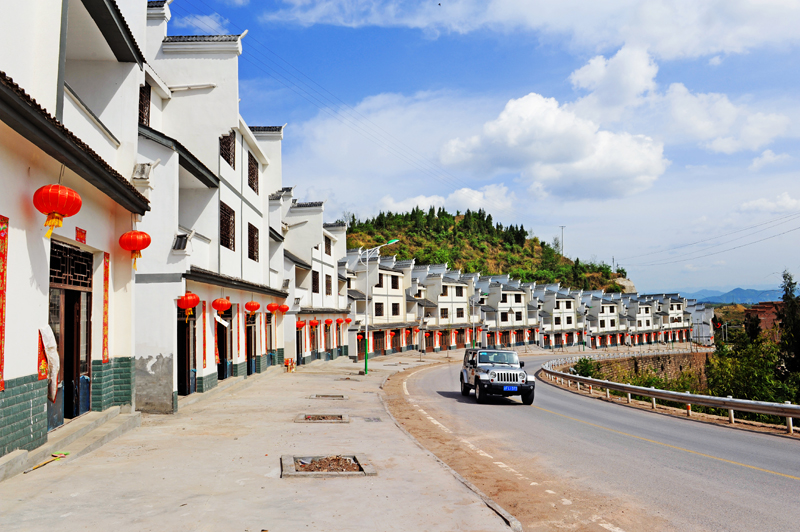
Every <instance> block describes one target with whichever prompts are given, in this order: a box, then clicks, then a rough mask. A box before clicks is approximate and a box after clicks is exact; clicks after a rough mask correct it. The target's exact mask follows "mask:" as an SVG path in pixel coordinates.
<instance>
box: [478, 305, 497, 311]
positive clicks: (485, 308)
mask: <svg viewBox="0 0 800 532" xmlns="http://www.w3.org/2000/svg"><path fill="white" fill-rule="evenodd" d="M481 310H482V311H484V312H497V309H496V308H494V307H490V306H489V305H481Z"/></svg>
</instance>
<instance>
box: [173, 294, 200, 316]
mask: <svg viewBox="0 0 800 532" xmlns="http://www.w3.org/2000/svg"><path fill="white" fill-rule="evenodd" d="M199 304H200V297H199V296H198V295H197V294H193V293H192V292H189V291H188V290H187V291H186V294H184V295H182V296H181V297H179V298H178V308H179V309H182V310H185V311H186V322H187V323H188V322H189V316H191V315H192V314H193V312H192V309H193V308H194V307H196V306H197V305H199Z"/></svg>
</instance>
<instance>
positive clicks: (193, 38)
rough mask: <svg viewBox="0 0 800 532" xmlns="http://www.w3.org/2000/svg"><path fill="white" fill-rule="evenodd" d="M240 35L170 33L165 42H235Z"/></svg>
mask: <svg viewBox="0 0 800 532" xmlns="http://www.w3.org/2000/svg"><path fill="white" fill-rule="evenodd" d="M239 37H240V35H168V36H167V37H164V41H163V42H234V41H238V40H239ZM250 129H251V130H252V129H253V128H250Z"/></svg>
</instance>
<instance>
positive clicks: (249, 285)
mask: <svg viewBox="0 0 800 532" xmlns="http://www.w3.org/2000/svg"><path fill="white" fill-rule="evenodd" d="M183 278H184V279H187V280H189V281H194V282H197V283H205V284H210V285H214V286H221V287H223V288H231V289H233V290H242V291H245V292H256V293H259V294H263V295H267V296H275V297H278V298H280V299H286V298H287V297H289V294H288V293H287V292H282V291H280V290H276V289H275V288H272V287H269V286H266V285H263V284H258V283H253V282H250V281H245V280H244V279H239V278H236V277H229V276H227V275H222V274H220V273H216V272H212V271H209V270H204V269H203V268H198V267H197V266H192V267H191V269H190V270H189V271H187V272H184V274H183Z"/></svg>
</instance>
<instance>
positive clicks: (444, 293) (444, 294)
mask: <svg viewBox="0 0 800 532" xmlns="http://www.w3.org/2000/svg"><path fill="white" fill-rule="evenodd" d="M442 295H443V296H446V295H447V286H443V287H442Z"/></svg>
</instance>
